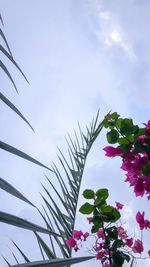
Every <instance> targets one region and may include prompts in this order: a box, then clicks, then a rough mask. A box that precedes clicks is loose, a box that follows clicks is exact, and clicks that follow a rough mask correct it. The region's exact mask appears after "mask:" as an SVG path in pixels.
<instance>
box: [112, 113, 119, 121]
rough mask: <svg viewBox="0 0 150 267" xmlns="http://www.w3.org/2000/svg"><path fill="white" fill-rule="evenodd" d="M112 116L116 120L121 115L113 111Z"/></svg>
mask: <svg viewBox="0 0 150 267" xmlns="http://www.w3.org/2000/svg"><path fill="white" fill-rule="evenodd" d="M111 117H112V119H114V120H118V118H119V117H120V115H119V114H118V113H117V112H113V113H112V114H111Z"/></svg>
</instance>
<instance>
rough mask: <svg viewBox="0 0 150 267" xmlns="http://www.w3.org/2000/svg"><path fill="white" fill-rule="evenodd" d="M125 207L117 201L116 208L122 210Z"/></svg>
mask: <svg viewBox="0 0 150 267" xmlns="http://www.w3.org/2000/svg"><path fill="white" fill-rule="evenodd" d="M123 207H124V205H123V204H121V203H119V202H117V201H116V208H117V209H118V210H122V208H123Z"/></svg>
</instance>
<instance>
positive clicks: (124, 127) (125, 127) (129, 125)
mask: <svg viewBox="0 0 150 267" xmlns="http://www.w3.org/2000/svg"><path fill="white" fill-rule="evenodd" d="M134 131H135V128H134V125H133V121H132V119H127V118H126V119H123V120H122V121H121V128H120V132H121V134H123V135H126V134H132V133H134Z"/></svg>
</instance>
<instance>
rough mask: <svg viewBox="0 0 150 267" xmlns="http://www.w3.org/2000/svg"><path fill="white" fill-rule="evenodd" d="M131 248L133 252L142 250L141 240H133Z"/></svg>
mask: <svg viewBox="0 0 150 267" xmlns="http://www.w3.org/2000/svg"><path fill="white" fill-rule="evenodd" d="M132 250H133V252H134V253H141V252H143V250H144V248H143V243H142V241H141V240H139V239H137V240H135V242H134V246H133V247H132Z"/></svg>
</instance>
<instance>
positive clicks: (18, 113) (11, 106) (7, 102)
mask: <svg viewBox="0 0 150 267" xmlns="http://www.w3.org/2000/svg"><path fill="white" fill-rule="evenodd" d="M0 99H1V100H2V101H3V102H4V103H5V104H6V105H7V106H8V107H9V108H11V109H12V110H13V111H14V112H15V113H17V115H18V116H20V117H21V118H22V119H23V120H24V121H25V122H26V123H27V124H28V125H29V126H30V128H31V129H32V131H33V132H34V129H33V127H32V126H31V124H30V123H29V122H28V121H27V119H26V118H25V117H24V116H23V115H22V114H21V112H20V111H19V110H18V109H17V108H16V107H15V106H14V104H13V103H12V102H11V101H10V100H9V99H8V98H6V97H5V96H4V95H3V94H2V93H1V92H0Z"/></svg>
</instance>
